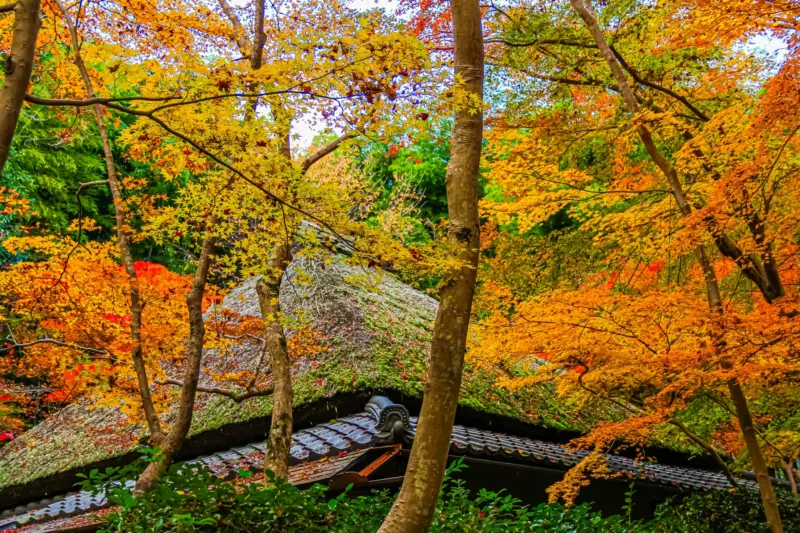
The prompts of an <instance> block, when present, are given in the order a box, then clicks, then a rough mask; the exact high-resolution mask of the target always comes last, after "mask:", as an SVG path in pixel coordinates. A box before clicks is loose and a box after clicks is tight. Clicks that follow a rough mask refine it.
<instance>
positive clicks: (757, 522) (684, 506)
mask: <svg viewBox="0 0 800 533" xmlns="http://www.w3.org/2000/svg"><path fill="white" fill-rule="evenodd" d="M775 496H776V498H777V499H778V506H779V507H780V511H781V519H782V521H783V529H784V531H800V504H799V503H798V502H797V501H795V499H794V498H793V495H792V494H790V493H788V492H786V491H783V490H777V491H776V494H775ZM653 522H654V523H657V524H659V525H660V526H661V528H662V531H664V532H665V533H684V532H685V531H692V533H762V532H763V533H769V531H770V528H769V526H768V525H767V519H766V517H765V515H764V506H763V505H762V503H761V496H760V494H759V493H758V491H757V490H741V489H740V490H736V491H733V492H730V491H721V490H712V491H708V492H696V493H694V494H691V495H689V496H687V497H686V498H684V499H683V501H682V502H680V503H672V502H668V503H665V504H662V505H660V506H659V508H658V510H657V511H656V517H655V518H654V520H653Z"/></svg>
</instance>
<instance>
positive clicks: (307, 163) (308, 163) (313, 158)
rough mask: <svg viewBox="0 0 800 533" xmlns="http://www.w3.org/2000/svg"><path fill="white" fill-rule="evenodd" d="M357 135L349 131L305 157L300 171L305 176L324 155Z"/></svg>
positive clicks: (355, 132)
mask: <svg viewBox="0 0 800 533" xmlns="http://www.w3.org/2000/svg"><path fill="white" fill-rule="evenodd" d="M357 135H358V132H357V131H349V132H347V133H345V134H344V135H340V136H339V137H337V138H336V139H334V140H333V141H331V142H330V143H328V144H327V145H325V146H323V147H322V148H320V149H319V150H317V151H316V152H314V153H313V154H311V155H309V156H308V157H306V158H305V160H303V163H302V165H301V166H300V170H301V171H302V172H303V173H304V174H305V173H306V172H307V171H308V169H309V168H311V167H312V166H313V165H314V163H316V162H317V161H319V160H320V159H322V158H323V157H325V156H326V155H328V154H330V153H332V152H334V151H335V150H336V149H337V148H339V145H341V144H342V143H343V142H344V141H346V140H347V139H351V138H353V137H355V136H357Z"/></svg>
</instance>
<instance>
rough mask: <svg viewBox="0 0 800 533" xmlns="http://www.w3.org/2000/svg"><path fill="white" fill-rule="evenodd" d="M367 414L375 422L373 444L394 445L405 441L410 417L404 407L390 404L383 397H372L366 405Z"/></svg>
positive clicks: (390, 402) (387, 399)
mask: <svg viewBox="0 0 800 533" xmlns="http://www.w3.org/2000/svg"><path fill="white" fill-rule="evenodd" d="M367 412H368V413H369V414H370V415H372V417H373V418H374V419H375V422H376V424H375V429H376V430H377V433H376V434H375V436H374V437H373V441H374V442H375V444H396V443H402V442H403V441H404V440H405V437H406V430H407V429H409V428H410V427H411V417H410V416H409V414H408V409H406V406H405V405H402V404H399V403H392V401H391V400H390V399H389V398H387V397H385V396H373V397H372V398H371V399H370V400H369V403H367Z"/></svg>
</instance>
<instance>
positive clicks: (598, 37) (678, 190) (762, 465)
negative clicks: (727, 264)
mask: <svg viewBox="0 0 800 533" xmlns="http://www.w3.org/2000/svg"><path fill="white" fill-rule="evenodd" d="M586 1H587V3H586V4H584V0H570V2H571V3H572V6H573V7H574V8H575V11H577V13H578V15H580V17H581V18H582V19H583V21H584V22H585V23H586V26H587V27H588V28H589V31H590V32H591V34H592V36H593V37H594V40H595V43H597V47H598V49H599V50H600V53H601V55H602V56H603V59H605V61H606V63H607V64H608V67H609V68H610V69H611V73H612V74H613V76H614V79H615V80H616V83H617V87H618V88H619V90H620V93H621V94H622V99H623V100H624V101H625V104H626V105H627V107H628V109H629V110H630V111H631V112H632V113H636V112H637V111H638V109H639V104H638V102H637V100H636V97H635V95H634V94H633V91H632V90H631V88H630V85H628V79H627V77H626V76H625V73H624V72H623V71H622V67H621V66H620V64H619V62H618V61H617V58H616V56H615V55H614V52H613V50H611V48H610V47H609V46H608V43H606V40H605V37H604V36H603V31H602V30H601V29H600V26H599V25H598V24H597V19H596V18H595V15H594V9H593V8H592V5H591V0H586ZM637 132H638V133H639V138H640V139H641V140H642V144H644V146H645V148H646V150H647V153H648V154H649V155H650V157H651V158H652V159H653V162H655V164H656V165H657V166H658V167H659V168H660V169H661V171H662V172H663V173H664V175H665V176H666V178H667V181H668V182H669V185H670V189H671V190H672V194H673V196H674V197H675V201H676V203H677V204H678V207H679V209H680V210H681V213H683V215H684V216H686V215H689V214H690V213H691V212H692V207H691V205H690V204H689V202H688V201H687V199H686V194H685V193H684V191H683V187H682V185H681V183H680V180H679V179H678V173H677V172H676V171H675V169H674V168H673V167H672V165H671V164H670V163H669V161H667V159H666V158H665V157H664V156H663V154H661V152H660V151H659V150H658V147H657V146H656V144H655V142H654V141H653V137H652V135H651V134H650V131H649V130H648V129H647V127H646V126H644V125H639V126H638V127H637ZM697 259H698V262H699V263H700V266H701V268H702V269H703V274H704V277H705V282H706V294H707V296H708V304H709V308H710V309H711V311H712V312H714V313H718V314H720V315H722V313H723V311H724V308H723V306H722V297H721V294H720V290H719V285H718V283H717V277H716V274H715V272H714V269H713V266H712V265H711V262H710V261H709V259H708V256H707V255H706V252H705V249H704V248H703V247H702V246H699V247H698V248H697ZM722 367H723V368H730V365H729V364H724V363H723V364H722ZM728 392H729V393H730V396H731V400H732V401H733V404H734V407H735V409H736V416H737V418H738V420H739V425H740V426H741V430H742V435H743V436H744V440H745V443H746V445H747V451H748V453H749V455H750V462H751V464H752V465H753V471H754V472H755V474H756V480H757V481H758V487H759V490H760V492H761V500H762V502H763V504H764V512H765V514H766V517H767V522H769V525H770V527H771V528H772V532H773V533H782V532H783V525H782V523H781V517H780V511H779V509H778V503H777V500H776V499H775V492H774V490H773V487H772V481H771V480H770V476H769V468H768V467H767V462H766V460H765V459H764V453H763V451H762V450H761V445H760V444H759V443H758V438H757V435H756V431H755V428H754V426H753V417H752V415H751V413H750V408H749V406H748V404H747V398H746V396H745V395H744V391H743V390H742V387H741V384H740V383H739V381H738V380H737V379H736V378H735V377H734V378H731V379H730V380H728Z"/></svg>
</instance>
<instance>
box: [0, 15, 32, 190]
mask: <svg viewBox="0 0 800 533" xmlns="http://www.w3.org/2000/svg"><path fill="white" fill-rule="evenodd" d="M40 7H41V0H18V2H17V3H16V5H15V6H14V29H13V34H12V38H11V51H10V53H9V54H8V57H6V62H5V65H4V67H3V71H4V73H5V79H4V80H3V88H2V89H0V175H2V174H3V169H4V168H5V165H6V161H8V154H9V153H10V152H11V141H12V140H13V139H14V130H15V129H16V127H17V121H18V120H19V114H20V111H21V110H22V102H23V100H24V99H25V93H26V92H27V90H28V83H30V80H31V72H32V71H33V56H34V54H35V53H36V37H37V36H38V35H39V27H40V26H41V19H40V15H39V9H40Z"/></svg>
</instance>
